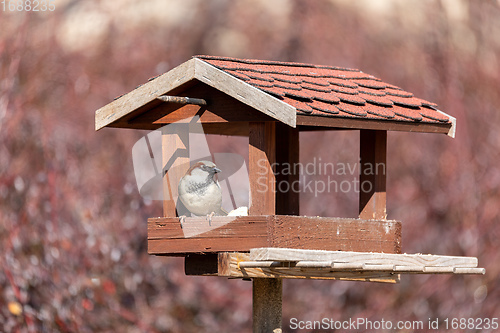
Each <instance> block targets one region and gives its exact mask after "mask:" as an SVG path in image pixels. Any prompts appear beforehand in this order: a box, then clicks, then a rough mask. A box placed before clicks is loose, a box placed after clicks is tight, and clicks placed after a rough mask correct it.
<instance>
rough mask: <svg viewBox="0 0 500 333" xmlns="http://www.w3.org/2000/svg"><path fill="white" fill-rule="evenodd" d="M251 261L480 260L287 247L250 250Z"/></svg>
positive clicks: (465, 263) (441, 263) (469, 263)
mask: <svg viewBox="0 0 500 333" xmlns="http://www.w3.org/2000/svg"><path fill="white" fill-rule="evenodd" d="M249 258H250V260H275V261H301V260H308V261H312V260H314V261H332V262H344V263H362V264H373V265H394V266H425V267H431V266H433V267H448V266H453V267H477V258H475V257H457V256H438V255H430V254H394V253H369V252H344V251H314V250H300V249H286V248H261V249H251V250H250V256H249Z"/></svg>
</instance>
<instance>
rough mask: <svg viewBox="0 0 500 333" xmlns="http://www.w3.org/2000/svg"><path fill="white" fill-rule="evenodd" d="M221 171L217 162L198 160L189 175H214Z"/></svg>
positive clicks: (190, 169) (188, 172)
mask: <svg viewBox="0 0 500 333" xmlns="http://www.w3.org/2000/svg"><path fill="white" fill-rule="evenodd" d="M218 172H221V170H220V169H219V168H217V166H216V165H215V163H213V162H210V161H199V162H196V163H195V164H193V165H192V166H191V168H189V170H188V171H187V173H186V174H187V175H191V176H195V177H203V178H205V177H213V176H214V175H215V174H216V173H218Z"/></svg>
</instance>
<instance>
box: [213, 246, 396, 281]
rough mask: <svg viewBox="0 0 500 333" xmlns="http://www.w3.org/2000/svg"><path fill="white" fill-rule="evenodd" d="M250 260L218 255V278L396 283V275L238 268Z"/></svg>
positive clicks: (239, 255) (244, 255)
mask: <svg viewBox="0 0 500 333" xmlns="http://www.w3.org/2000/svg"><path fill="white" fill-rule="evenodd" d="M248 260H250V254H248V253H241V252H240V253H219V269H218V271H219V273H218V274H219V276H225V277H234V278H256V277H260V278H287V279H314V280H317V279H321V280H345V281H366V282H385V283H396V282H398V281H399V275H398V274H390V273H387V272H331V271H324V270H320V269H318V270H303V269H302V268H300V267H294V268H290V269H287V270H280V269H275V268H240V267H239V263H241V262H244V261H248Z"/></svg>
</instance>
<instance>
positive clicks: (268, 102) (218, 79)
mask: <svg viewBox="0 0 500 333" xmlns="http://www.w3.org/2000/svg"><path fill="white" fill-rule="evenodd" d="M194 60H195V66H196V69H195V72H196V78H197V79H198V80H199V81H201V82H203V83H205V84H208V85H209V86H212V87H214V88H217V89H218V90H220V91H222V92H224V93H226V94H227V95H229V96H231V97H233V98H235V99H237V100H239V101H240V102H242V103H244V104H246V105H248V106H250V107H252V108H254V109H256V110H258V111H260V112H262V113H263V114H266V115H268V116H270V117H272V118H273V119H276V120H279V121H281V122H282V123H284V124H287V125H289V126H291V127H295V119H296V117H297V110H296V109H295V108H294V107H293V106H291V105H289V104H287V103H285V102H283V101H281V100H279V99H278V98H276V97H274V96H271V95H269V94H267V93H265V92H263V91H262V90H260V89H258V88H256V87H253V86H251V85H249V84H248V83H246V82H244V81H242V80H240V79H237V78H236V77H234V76H232V75H230V74H228V73H226V72H224V71H221V70H220V69H218V68H216V67H214V66H212V65H210V64H208V63H206V62H204V61H203V60H201V59H194Z"/></svg>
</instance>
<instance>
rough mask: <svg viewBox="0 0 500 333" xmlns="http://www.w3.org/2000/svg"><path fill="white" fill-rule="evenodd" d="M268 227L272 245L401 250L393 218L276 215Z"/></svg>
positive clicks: (305, 247)
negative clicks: (362, 218)
mask: <svg viewBox="0 0 500 333" xmlns="http://www.w3.org/2000/svg"><path fill="white" fill-rule="evenodd" d="M269 228H270V229H269V237H270V240H269V243H270V244H273V245H271V246H274V247H287V248H296V249H312V250H324V249H330V250H335V251H336V250H338V251H367V252H385V253H401V223H400V222H397V221H376V220H370V221H368V220H359V219H342V218H331V217H308V216H282V215H278V216H276V217H275V220H274V222H273V223H270V224H269Z"/></svg>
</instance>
